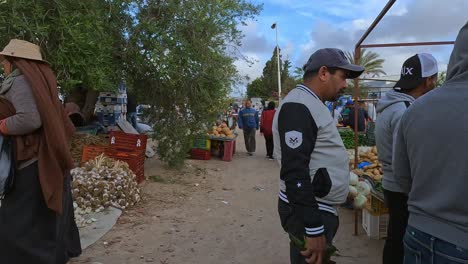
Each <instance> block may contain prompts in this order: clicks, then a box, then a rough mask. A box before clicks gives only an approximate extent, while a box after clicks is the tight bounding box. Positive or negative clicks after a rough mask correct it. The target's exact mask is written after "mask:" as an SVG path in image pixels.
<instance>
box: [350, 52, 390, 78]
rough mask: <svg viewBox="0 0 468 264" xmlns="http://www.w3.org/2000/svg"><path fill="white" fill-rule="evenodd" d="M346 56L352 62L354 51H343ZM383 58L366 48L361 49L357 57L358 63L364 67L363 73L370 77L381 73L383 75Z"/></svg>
mask: <svg viewBox="0 0 468 264" xmlns="http://www.w3.org/2000/svg"><path fill="white" fill-rule="evenodd" d="M345 55H346V58H347V59H348V61H349V62H350V63H353V64H354V52H353V53H351V52H349V51H347V52H345ZM384 62H385V59H382V58H380V55H379V54H378V53H375V52H372V51H368V50H367V49H362V50H361V58H359V62H358V64H359V65H361V66H363V67H364V68H365V70H364V74H366V75H369V76H370V77H377V76H380V75H381V74H383V75H385V74H386V73H385V72H384V71H383V63H384Z"/></svg>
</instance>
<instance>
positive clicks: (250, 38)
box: [233, 0, 468, 95]
mask: <svg viewBox="0 0 468 264" xmlns="http://www.w3.org/2000/svg"><path fill="white" fill-rule="evenodd" d="M252 2H253V3H257V4H261V3H263V11H262V12H261V14H260V15H259V16H258V17H257V19H256V20H252V21H248V24H247V26H240V27H239V28H240V29H241V30H242V31H243V33H244V35H245V37H244V39H243V41H242V47H241V48H240V51H241V52H242V54H243V55H244V56H246V57H247V58H249V59H250V60H252V61H253V62H254V63H247V62H246V61H244V60H238V61H236V63H235V65H236V66H237V69H238V71H239V73H240V74H241V75H242V76H249V77H250V78H251V79H255V78H257V77H259V76H260V75H261V74H262V69H263V67H264V65H265V62H266V61H267V60H268V59H270V58H271V56H272V52H273V49H274V48H275V41H276V40H275V30H273V29H271V28H270V27H271V25H272V24H273V23H274V22H277V24H278V36H279V40H278V42H279V46H280V48H281V54H282V56H283V59H285V58H288V59H289V60H290V61H291V62H292V64H293V68H294V67H301V66H302V65H303V64H304V63H305V62H306V61H307V59H308V57H309V56H310V54H312V53H313V52H314V51H315V50H317V49H320V48H325V47H335V48H340V49H343V50H353V48H354V46H355V44H356V42H357V41H358V39H359V38H360V37H361V36H362V34H363V33H364V31H365V30H366V29H367V28H368V27H369V25H370V24H371V23H372V21H373V20H374V19H375V17H376V16H377V15H378V14H379V12H380V11H381V10H382V8H383V7H384V6H385V4H386V3H387V1H386V0H302V1H301V0H289V1H288V0H264V1H259V0H252ZM467 13H468V0H451V1H441V0H398V1H397V2H396V3H395V4H394V5H393V7H392V9H391V10H390V11H389V13H387V16H386V17H384V19H383V20H382V21H381V23H380V24H379V25H378V26H377V28H376V29H375V30H374V32H373V33H372V34H371V35H370V36H369V37H368V38H367V40H366V41H365V43H366V44H371V43H395V42H413V41H445V40H454V39H455V37H456V35H457V33H458V30H459V29H460V28H461V27H462V26H463V25H464V24H465V23H466V22H467V21H468V16H467V15H466V14H467ZM451 50H452V46H451V45H450V46H421V47H400V48H376V49H372V51H374V52H377V53H379V54H380V55H381V57H383V58H384V59H385V60H386V62H385V64H384V70H385V71H386V72H387V74H388V75H389V77H390V78H392V77H393V78H395V76H396V75H398V73H399V71H400V67H401V64H402V63H403V61H404V60H405V59H406V58H408V57H410V56H412V55H414V54H415V53H418V52H429V53H431V54H433V55H434V56H435V57H436V59H437V60H438V62H439V69H440V70H445V69H446V64H447V63H448V60H449V56H450V52H451ZM245 85H246V83H244V84H241V85H239V86H238V87H236V88H235V89H234V91H233V95H239V94H241V93H243V92H245Z"/></svg>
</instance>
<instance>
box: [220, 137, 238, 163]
mask: <svg viewBox="0 0 468 264" xmlns="http://www.w3.org/2000/svg"><path fill="white" fill-rule="evenodd" d="M234 153H236V141H235V140H232V141H224V155H223V161H232V156H234Z"/></svg>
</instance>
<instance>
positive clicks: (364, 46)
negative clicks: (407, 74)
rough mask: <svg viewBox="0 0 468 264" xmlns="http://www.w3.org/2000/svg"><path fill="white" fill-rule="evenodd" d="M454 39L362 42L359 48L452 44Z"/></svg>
mask: <svg viewBox="0 0 468 264" xmlns="http://www.w3.org/2000/svg"><path fill="white" fill-rule="evenodd" d="M452 44H455V41H430V42H409V43H408V42H403V43H382V44H363V45H361V48H388V47H413V46H436V45H452Z"/></svg>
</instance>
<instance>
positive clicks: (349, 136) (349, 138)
mask: <svg viewBox="0 0 468 264" xmlns="http://www.w3.org/2000/svg"><path fill="white" fill-rule="evenodd" d="M338 131H339V133H340V136H341V139H342V140H343V144H344V146H345V148H346V149H353V148H354V131H352V130H350V129H339V130H338ZM365 143H366V136H365V135H362V134H359V135H358V145H359V146H364V145H365Z"/></svg>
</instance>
